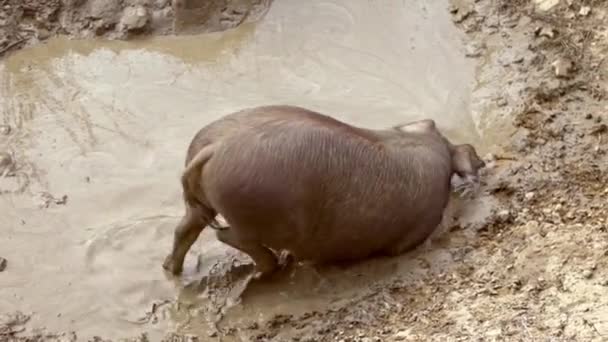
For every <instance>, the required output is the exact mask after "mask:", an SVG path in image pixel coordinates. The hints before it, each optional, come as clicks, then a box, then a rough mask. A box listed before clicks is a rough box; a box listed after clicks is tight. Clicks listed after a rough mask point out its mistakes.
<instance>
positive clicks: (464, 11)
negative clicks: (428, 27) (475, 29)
mask: <svg viewBox="0 0 608 342" xmlns="http://www.w3.org/2000/svg"><path fill="white" fill-rule="evenodd" d="M451 12H452V14H453V15H454V17H453V18H452V20H453V21H454V22H455V23H457V24H460V23H462V22H463V21H465V20H466V19H467V18H468V17H469V16H470V15H471V14H473V10H472V9H470V8H452V9H451Z"/></svg>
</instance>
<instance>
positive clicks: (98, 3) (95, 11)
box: [89, 0, 121, 23]
mask: <svg viewBox="0 0 608 342" xmlns="http://www.w3.org/2000/svg"><path fill="white" fill-rule="evenodd" d="M120 2H121V0H91V1H89V17H91V18H96V19H103V21H104V22H106V23H115V22H116V18H117V16H118V12H120V10H121V6H120Z"/></svg>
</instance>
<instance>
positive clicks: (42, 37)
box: [36, 28, 51, 40]
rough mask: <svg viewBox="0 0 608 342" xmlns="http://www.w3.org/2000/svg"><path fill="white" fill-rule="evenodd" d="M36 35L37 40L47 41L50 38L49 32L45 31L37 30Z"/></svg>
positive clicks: (42, 29)
mask: <svg viewBox="0 0 608 342" xmlns="http://www.w3.org/2000/svg"><path fill="white" fill-rule="evenodd" d="M36 35H37V37H38V40H47V39H49V37H50V36H51V32H49V30H47V29H44V28H41V29H38V32H37V33H36Z"/></svg>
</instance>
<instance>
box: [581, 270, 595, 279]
mask: <svg viewBox="0 0 608 342" xmlns="http://www.w3.org/2000/svg"><path fill="white" fill-rule="evenodd" d="M583 277H585V279H591V277H593V270H584V271H583Z"/></svg>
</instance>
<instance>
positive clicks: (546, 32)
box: [535, 26, 555, 39]
mask: <svg viewBox="0 0 608 342" xmlns="http://www.w3.org/2000/svg"><path fill="white" fill-rule="evenodd" d="M535 33H536V35H537V36H539V37H547V38H550V39H552V38H553V37H555V30H554V29H553V28H552V27H548V26H540V27H538V28H537V29H536V31H535Z"/></svg>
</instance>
